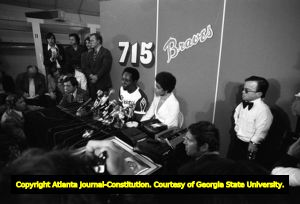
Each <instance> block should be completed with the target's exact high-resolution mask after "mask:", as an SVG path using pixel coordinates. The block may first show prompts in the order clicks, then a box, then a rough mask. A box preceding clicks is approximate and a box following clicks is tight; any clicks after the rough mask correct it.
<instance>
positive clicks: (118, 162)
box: [86, 140, 130, 175]
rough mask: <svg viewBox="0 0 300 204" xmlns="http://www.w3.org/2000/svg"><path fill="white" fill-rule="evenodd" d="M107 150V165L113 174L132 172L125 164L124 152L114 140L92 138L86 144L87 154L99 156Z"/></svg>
mask: <svg viewBox="0 0 300 204" xmlns="http://www.w3.org/2000/svg"><path fill="white" fill-rule="evenodd" d="M104 151H106V152H107V159H106V167H107V171H108V172H109V173H110V174H112V175H121V174H130V169H129V167H128V166H127V165H125V160H124V157H122V155H123V152H122V151H121V150H119V149H118V148H117V147H116V146H115V145H114V144H113V142H112V141H109V140H90V141H89V142H88V143H87V145H86V154H88V155H93V156H99V155H101V153H103V152H104Z"/></svg>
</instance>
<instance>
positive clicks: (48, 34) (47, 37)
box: [46, 33, 56, 42]
mask: <svg viewBox="0 0 300 204" xmlns="http://www.w3.org/2000/svg"><path fill="white" fill-rule="evenodd" d="M51 37H53V39H54V42H56V38H55V35H54V34H53V33H47V34H46V40H48V39H49V38H51Z"/></svg>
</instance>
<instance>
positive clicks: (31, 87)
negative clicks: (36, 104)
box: [29, 78, 35, 97]
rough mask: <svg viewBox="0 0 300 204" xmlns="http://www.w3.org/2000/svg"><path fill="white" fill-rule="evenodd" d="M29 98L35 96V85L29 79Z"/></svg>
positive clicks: (31, 79) (32, 80)
mask: <svg viewBox="0 0 300 204" xmlns="http://www.w3.org/2000/svg"><path fill="white" fill-rule="evenodd" d="M29 96H30V97H34V96H35V84H34V79H33V78H29Z"/></svg>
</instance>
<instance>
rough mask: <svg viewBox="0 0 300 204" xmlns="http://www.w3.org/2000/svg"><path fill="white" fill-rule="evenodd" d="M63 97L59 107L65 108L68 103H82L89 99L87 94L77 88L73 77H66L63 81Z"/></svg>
mask: <svg viewBox="0 0 300 204" xmlns="http://www.w3.org/2000/svg"><path fill="white" fill-rule="evenodd" d="M64 91H65V93H64V96H63V98H62V99H61V101H60V103H59V105H60V106H63V107H66V106H67V105H68V104H70V103H74V102H77V103H84V102H86V101H87V100H88V99H89V96H88V93H87V92H86V91H85V90H83V89H81V88H79V87H78V82H77V80H76V78H75V77H66V78H65V79H64Z"/></svg>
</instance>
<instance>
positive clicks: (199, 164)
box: [178, 154, 238, 175]
mask: <svg viewBox="0 0 300 204" xmlns="http://www.w3.org/2000/svg"><path fill="white" fill-rule="evenodd" d="M236 165H237V164H236V163H235V162H234V161H232V160H229V159H225V158H221V157H220V156H219V155H216V154H208V155H203V156H202V157H201V158H200V159H198V160H192V161H190V162H188V163H186V164H185V165H183V166H182V167H180V168H179V170H178V174H181V175H229V174H234V173H235V171H236V169H238V168H236Z"/></svg>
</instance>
